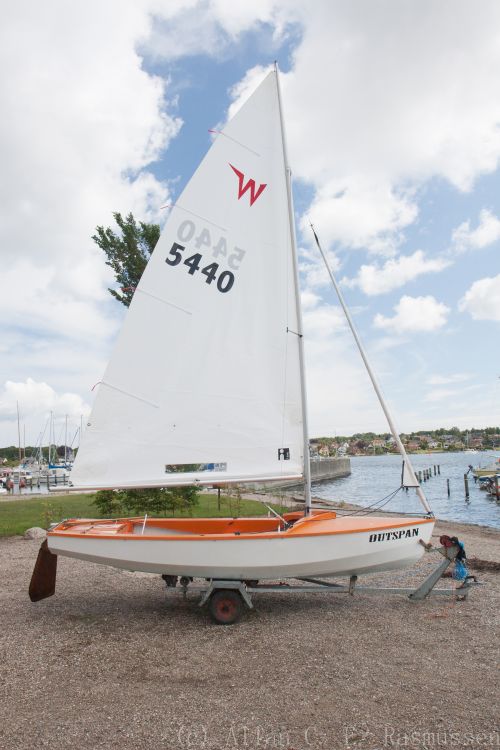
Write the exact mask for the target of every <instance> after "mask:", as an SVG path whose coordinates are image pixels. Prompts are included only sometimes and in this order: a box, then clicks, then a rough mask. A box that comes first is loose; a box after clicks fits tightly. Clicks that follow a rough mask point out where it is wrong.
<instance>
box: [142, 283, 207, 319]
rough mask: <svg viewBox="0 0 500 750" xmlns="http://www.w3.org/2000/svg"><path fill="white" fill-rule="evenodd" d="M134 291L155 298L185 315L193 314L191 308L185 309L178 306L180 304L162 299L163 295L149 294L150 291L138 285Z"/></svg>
mask: <svg viewBox="0 0 500 750" xmlns="http://www.w3.org/2000/svg"><path fill="white" fill-rule="evenodd" d="M136 292H139V293H140V294H145V295H146V296H147V297H151V299H155V300H157V301H158V302H163V304H164V305H168V307H174V308H175V309H176V310H180V312H183V313H186V315H192V314H193V313H192V312H191V310H186V309H185V308H184V307H180V305H175V304H174V303H173V302H169V301H168V300H167V299H163V297H158V296H157V295H156V294H151V292H147V291H146V290H145V289H141V287H140V286H138V287H137V289H136Z"/></svg>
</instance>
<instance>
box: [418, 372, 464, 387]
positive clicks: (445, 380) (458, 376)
mask: <svg viewBox="0 0 500 750" xmlns="http://www.w3.org/2000/svg"><path fill="white" fill-rule="evenodd" d="M471 377H472V376H471V375H469V374H468V373H466V372H457V373H454V374H453V375H430V376H429V377H428V378H427V383H428V384H429V385H449V384H450V383H463V382H465V381H466V380H470V378H471Z"/></svg>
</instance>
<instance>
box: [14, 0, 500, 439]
mask: <svg viewBox="0 0 500 750" xmlns="http://www.w3.org/2000/svg"><path fill="white" fill-rule="evenodd" d="M479 8H480V12H479ZM275 59H276V60H277V61H278V62H279V65H280V68H281V70H282V72H283V77H282V86H283V95H284V107H285V114H286V118H287V131H288V140H289V144H288V145H289V152H290V161H291V164H292V168H293V170H294V179H295V184H294V197H295V207H296V214H297V216H296V219H297V227H298V240H299V245H300V263H301V283H302V289H303V305H304V311H305V327H306V355H307V380H308V390H309V405H310V426H311V433H312V434H313V435H319V434H322V435H325V434H328V435H334V434H336V433H337V434H339V433H343V434H345V433H352V432H355V431H360V430H368V429H373V430H376V431H382V430H385V423H384V420H383V416H382V413H381V411H380V409H379V407H378V405H377V404H376V402H375V398H374V396H373V394H372V391H371V387H370V385H369V383H368V380H367V377H366V374H365V373H364V371H363V367H362V365H361V363H360V360H359V356H358V355H357V353H356V351H355V350H354V346H353V342H352V339H351V337H350V335H349V334H348V333H347V331H346V327H345V323H344V321H343V319H342V316H341V314H340V312H339V309H338V306H337V303H336V300H335V297H334V294H333V292H332V290H331V288H330V286H329V284H328V282H327V279H326V278H325V274H324V273H323V271H322V269H321V265H320V261H319V258H318V255H317V252H316V251H315V249H314V247H313V245H312V243H311V235H310V231H309V230H308V222H309V220H312V221H313V222H314V224H315V226H316V228H317V231H318V233H319V234H320V237H321V239H322V242H323V245H324V246H325V247H328V248H329V250H330V254H331V258H332V261H333V263H334V266H335V269H336V274H337V277H338V278H339V280H341V282H342V288H343V290H344V293H345V296H346V298H347V301H348V303H349V305H350V306H351V309H352V311H353V314H354V317H355V321H356V323H357V325H358V327H359V330H360V333H361V336H362V338H363V340H364V342H365V343H366V346H367V348H368V351H369V354H370V356H371V359H372V362H373V365H374V367H375V370H376V372H377V374H378V376H379V379H380V381H381V384H382V387H383V390H384V391H385V393H386V396H387V398H388V400H389V402H390V404H391V406H392V407H393V410H394V412H395V417H396V423H397V424H398V425H399V428H400V429H401V430H406V431H407V430H411V429H430V428H433V427H438V426H452V425H458V426H460V427H471V426H486V425H496V424H498V423H499V422H500V380H499V375H500V363H499V358H498V352H499V344H500V337H499V335H500V263H499V257H500V170H499V162H500V89H499V85H498V82H499V80H500V4H499V3H498V2H497V0H481V3H480V4H479V5H478V3H476V2H474V1H473V0H440V2H436V0H397V1H396V0H352V1H351V2H349V3H347V2H345V1H343V0H339V1H337V0H309V2H307V3H305V2H303V0H253V2H251V3H249V2H246V1H244V0H182V1H181V0H98V1H97V0H87V2H85V3H68V2H64V0H45V2H43V3H40V2H36V1H35V0H31V1H29V0H19V2H17V3H16V4H10V5H9V7H8V9H6V10H5V9H4V13H3V17H2V25H1V28H0V97H1V102H2V113H3V114H2V117H1V118H0V157H1V161H0V164H1V171H0V198H1V208H0V248H1V253H2V265H1V290H0V308H1V318H0V319H1V322H2V332H1V337H0V352H1V372H0V445H6V444H13V443H16V442H17V423H16V402H19V406H20V410H21V420H22V422H23V424H25V426H26V441H27V442H28V443H33V442H35V441H36V440H37V438H38V435H39V433H40V431H41V430H43V428H44V425H45V422H46V419H47V415H48V413H49V412H50V411H51V410H52V411H53V412H54V415H55V417H56V420H57V424H58V428H57V429H58V430H60V426H61V425H62V421H63V419H64V415H65V414H68V415H69V419H70V424H71V428H70V432H71V431H72V430H73V429H76V427H77V425H78V424H79V421H80V414H82V413H83V414H86V413H87V412H88V410H89V407H90V405H91V403H92V391H91V389H92V386H93V385H94V384H95V383H96V382H97V381H99V380H100V378H101V376H102V373H103V370H104V367H105V365H106V362H107V359H108V357H109V354H110V351H111V349H112V345H113V341H114V338H115V336H116V333H117V330H118V328H119V326H120V321H121V319H122V315H123V311H124V309H123V308H122V307H121V306H120V305H119V304H118V303H117V302H115V301H114V300H113V299H112V298H111V296H110V295H109V293H108V292H107V287H108V286H109V285H111V284H112V283H113V279H112V277H111V276H110V273H109V269H108V268H107V267H106V266H105V264H104V259H103V256H102V253H101V251H100V250H99V249H98V248H97V247H96V246H95V245H94V243H93V242H92V240H91V235H92V234H93V231H94V229H95V227H96V225H98V224H105V225H109V224H111V223H112V215H111V214H112V212H113V211H120V212H122V213H125V212H128V211H129V210H131V211H133V213H134V214H135V215H136V216H137V217H140V218H142V219H144V220H146V221H152V220H154V221H160V222H161V221H162V217H163V218H164V211H162V210H161V209H160V206H162V205H164V204H165V203H169V202H170V201H175V198H176V196H177V195H178V194H179V192H180V191H181V190H182V188H183V186H184V185H185V183H186V181H187V180H188V179H189V178H190V176H191V174H192V172H193V171H194V169H195V168H196V166H197V164H198V162H199V161H200V159H201V158H202V156H203V155H204V153H205V152H206V150H207V148H208V147H209V145H210V134H209V133H208V129H209V128H214V127H217V124H220V123H221V122H224V121H225V120H226V118H227V117H228V115H229V114H230V113H231V112H232V111H233V109H234V108H235V107H236V106H237V104H238V102H240V101H241V100H242V99H244V98H245V97H246V96H247V95H248V94H249V93H250V92H251V91H252V89H253V88H254V87H255V86H256V85H257V84H258V83H259V82H260V80H261V79H262V77H263V75H264V74H265V72H266V70H267V68H268V66H269V65H270V64H271V63H272V62H273V60H275Z"/></svg>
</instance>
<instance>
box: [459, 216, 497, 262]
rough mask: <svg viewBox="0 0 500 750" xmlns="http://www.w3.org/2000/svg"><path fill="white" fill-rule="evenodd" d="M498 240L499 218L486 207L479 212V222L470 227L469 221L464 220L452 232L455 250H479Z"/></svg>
mask: <svg viewBox="0 0 500 750" xmlns="http://www.w3.org/2000/svg"><path fill="white" fill-rule="evenodd" d="M498 240H500V219H498V218H497V217H496V216H495V215H494V214H493V213H492V212H491V211H488V209H487V208H483V210H482V211H481V212H480V214H479V223H478V225H477V227H476V228H475V229H471V227H470V221H469V220H467V221H464V222H463V223H462V224H460V225H459V226H458V227H457V228H456V229H455V230H454V232H453V235H452V245H453V249H454V250H455V251H456V252H459V253H463V252H465V251H466V250H481V249H482V248H483V247H487V246H488V245H492V244H493V243H494V242H497V241H498Z"/></svg>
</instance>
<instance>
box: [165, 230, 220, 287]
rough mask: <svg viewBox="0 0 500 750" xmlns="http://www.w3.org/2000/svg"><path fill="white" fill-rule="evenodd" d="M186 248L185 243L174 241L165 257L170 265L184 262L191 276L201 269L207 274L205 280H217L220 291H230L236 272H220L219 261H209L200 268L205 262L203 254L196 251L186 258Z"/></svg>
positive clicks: (208, 281)
mask: <svg viewBox="0 0 500 750" xmlns="http://www.w3.org/2000/svg"><path fill="white" fill-rule="evenodd" d="M185 249H186V247H185V246H184V245H179V243H178V242H174V244H173V245H172V247H171V248H170V252H169V254H168V255H167V257H166V258H165V263H168V265H169V266H178V265H179V263H181V262H182V263H183V264H184V265H185V266H187V267H188V269H189V270H188V273H189V274H190V275H191V276H194V274H195V273H196V272H197V271H200V272H201V273H202V274H203V275H204V276H206V279H205V282H206V283H207V284H211V283H212V282H213V281H215V283H216V286H217V289H218V290H219V292H222V293H223V294H224V293H225V292H229V291H230V289H231V287H232V286H233V284H234V273H232V271H222V272H221V273H218V271H219V264H218V263H209V264H208V265H207V266H204V267H203V268H200V266H201V264H202V262H203V256H202V254H201V253H195V254H194V255H190V256H189V258H184V256H183V252H184V250H185Z"/></svg>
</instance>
